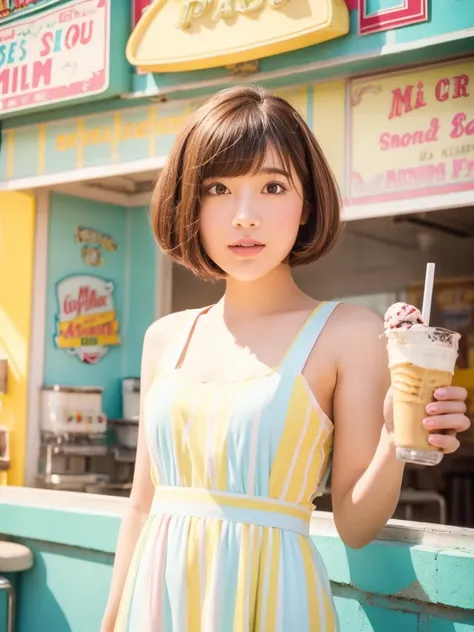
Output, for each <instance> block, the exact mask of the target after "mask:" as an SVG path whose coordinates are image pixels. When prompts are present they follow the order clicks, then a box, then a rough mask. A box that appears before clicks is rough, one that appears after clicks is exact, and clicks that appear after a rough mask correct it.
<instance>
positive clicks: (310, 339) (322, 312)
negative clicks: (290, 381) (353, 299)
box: [281, 301, 339, 373]
mask: <svg viewBox="0 0 474 632" xmlns="http://www.w3.org/2000/svg"><path fill="white" fill-rule="evenodd" d="M338 305H339V302H338V301H327V302H324V303H320V304H319V305H318V306H317V307H316V309H315V310H314V311H313V313H312V314H311V316H310V317H309V318H308V320H307V321H306V323H305V324H304V325H303V327H302V328H301V329H300V331H299V333H298V335H297V336H296V338H295V340H294V342H293V344H292V345H291V347H290V349H289V350H288V352H287V354H286V356H285V358H284V360H283V362H282V365H281V366H282V368H283V367H284V368H289V369H291V370H292V371H293V372H296V373H302V371H303V369H304V367H305V365H306V362H307V361H308V358H309V356H310V354H311V351H312V350H313V347H314V345H315V344H316V341H317V340H318V338H319V336H320V334H321V332H322V330H323V329H324V326H325V324H326V323H327V321H328V319H329V317H330V316H331V314H332V313H333V311H334V309H335V308H336V307H337V306H338Z"/></svg>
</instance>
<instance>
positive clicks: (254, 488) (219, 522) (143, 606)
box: [115, 303, 338, 632]
mask: <svg viewBox="0 0 474 632" xmlns="http://www.w3.org/2000/svg"><path fill="white" fill-rule="evenodd" d="M335 306H336V303H322V304H319V305H318V307H317V308H316V309H315V310H314V312H313V314H312V315H311V317H310V318H309V319H308V321H307V322H306V324H305V325H304V326H303V328H302V329H301V331H300V333H299V334H298V336H297V337H296V339H295V341H294V343H293V345H292V346H291V347H290V349H289V351H288V353H287V354H286V356H285V358H284V360H283V362H282V363H281V365H280V366H279V367H278V368H276V369H271V370H270V369H269V370H268V372H266V373H265V374H264V375H263V376H262V375H260V376H258V377H250V378H247V379H240V380H235V381H224V380H222V381H212V382H202V381H198V380H197V379H196V378H194V377H191V376H190V375H189V374H188V375H186V373H185V372H184V371H181V369H180V368H176V367H177V365H178V362H179V359H180V357H181V356H182V354H183V349H186V347H187V342H188V341H189V339H190V337H191V336H192V332H193V330H194V324H195V322H196V320H197V318H198V317H199V315H200V314H202V313H203V310H198V311H197V312H196V311H194V310H193V311H192V312H191V313H189V312H188V315H189V318H187V319H186V324H185V327H184V331H183V332H182V333H183V336H182V339H181V340H180V343H181V344H178V345H177V346H176V347H174V345H172V352H171V353H170V354H169V359H168V360H167V367H164V368H163V369H162V370H161V371H160V372H159V373H158V374H157V375H156V377H155V380H154V382H153V384H152V386H151V388H150V391H149V392H148V395H147V397H146V399H145V416H144V418H145V428H146V436H147V441H148V448H149V452H150V458H151V463H152V476H153V480H154V483H155V488H156V489H155V498H154V501H153V504H152V508H151V511H150V517H149V519H148V521H147V522H146V524H145V526H144V528H143V531H142V533H141V535H140V538H139V541H138V543H137V547H136V550H135V554H134V557H133V560H132V563H131V567H130V569H129V573H128V577H127V581H126V584H125V587H124V592H123V596H122V601H121V605H120V609H119V614H118V619H117V624H116V627H115V632H289V631H295V632H336V631H337V630H338V625H337V620H336V613H335V609H334V604H333V599H332V595H331V588H330V584H329V580H328V576H327V573H326V570H325V568H324V565H323V562H322V560H321V557H320V555H319V553H318V552H317V550H316V548H315V546H314V544H313V542H312V541H311V539H310V538H309V535H308V534H309V522H310V516H311V512H312V509H313V507H312V501H313V499H314V497H315V496H316V495H317V490H318V488H320V487H321V486H322V485H324V484H325V481H326V475H327V473H328V471H329V462H330V455H331V451H332V441H333V425H332V423H331V421H330V420H329V419H328V417H327V416H326V415H325V414H324V412H323V411H322V409H321V407H320V406H319V404H318V402H317V401H316V399H315V397H314V395H313V393H312V391H311V390H310V387H309V385H308V383H307V382H306V380H305V378H304V377H303V374H302V371H303V368H304V365H305V364H306V361H307V358H308V356H309V354H310V352H311V350H312V348H313V346H314V344H315V342H316V340H317V338H318V336H319V334H320V332H321V330H322V329H323V327H324V325H325V323H326V321H327V319H328V317H329V316H330V314H331V313H332V311H333V309H334V307H335ZM165 355H166V354H165Z"/></svg>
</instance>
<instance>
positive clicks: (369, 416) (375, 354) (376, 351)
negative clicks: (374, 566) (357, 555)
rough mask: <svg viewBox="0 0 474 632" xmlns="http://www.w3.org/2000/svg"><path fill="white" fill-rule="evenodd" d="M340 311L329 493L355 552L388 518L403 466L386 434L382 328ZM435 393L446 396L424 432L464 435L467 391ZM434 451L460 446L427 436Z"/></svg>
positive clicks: (363, 315)
mask: <svg viewBox="0 0 474 632" xmlns="http://www.w3.org/2000/svg"><path fill="white" fill-rule="evenodd" d="M341 308H342V309H341ZM341 308H340V312H339V314H337V317H338V318H340V319H341V325H340V326H339V327H338V329H340V335H339V336H338V344H337V347H338V349H340V351H339V353H338V357H337V359H336V362H337V384H336V388H335V392H334V422H335V436H334V460H333V473H332V479H331V480H332V484H331V488H332V500H333V512H334V520H335V523H336V527H337V530H338V532H339V535H340V537H341V538H342V540H343V541H344V542H345V543H346V544H347V545H348V546H349V547H351V548H360V547H362V546H365V545H366V544H368V543H369V542H370V541H371V540H373V539H374V538H375V537H376V536H377V534H378V533H379V532H380V530H381V529H382V528H383V527H384V526H385V524H386V523H387V521H388V520H389V519H390V518H391V516H392V515H393V513H394V511H395V509H396V507H397V504H398V500H399V497H400V488H401V484H402V477H403V470H404V465H403V463H401V462H400V461H398V460H397V458H396V456H395V446H394V441H393V436H392V432H391V430H392V398H391V394H390V391H389V387H390V374H389V370H388V368H387V365H388V358H387V351H386V342H385V339H384V338H380V335H381V333H382V332H383V326H382V321H381V319H380V318H379V317H378V316H377V315H375V314H373V313H372V312H369V311H367V310H365V309H361V308H357V307H353V306H349V305H344V306H341ZM338 311H339V310H338ZM347 322H350V325H346V324H345V323H347ZM441 390H442V391H444V394H443V393H438V392H437V393H435V398H436V400H438V398H439V401H436V405H435V408H434V409H433V410H431V408H430V410H429V411H427V415H426V416H427V418H428V417H429V418H430V420H432V421H433V422H434V423H435V426H433V427H430V431H431V432H433V431H434V432H436V430H437V429H439V430H444V429H450V430H454V431H455V432H462V431H464V430H466V429H467V428H468V427H469V420H468V418H467V417H466V416H465V414H464V413H465V411H466V407H465V399H466V396H467V393H466V391H465V390H464V389H460V388H456V387H449V388H447V389H441ZM433 443H436V445H439V446H440V447H442V448H443V449H444V450H445V452H454V451H455V450H456V449H457V447H458V446H459V442H458V440H457V439H456V437H455V436H448V435H442V434H438V435H436V436H433Z"/></svg>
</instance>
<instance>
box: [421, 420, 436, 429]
mask: <svg viewBox="0 0 474 632" xmlns="http://www.w3.org/2000/svg"><path fill="white" fill-rule="evenodd" d="M423 425H424V427H425V428H434V426H435V424H434V422H433V420H432V419H423Z"/></svg>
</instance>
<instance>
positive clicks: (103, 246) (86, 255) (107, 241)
mask: <svg viewBox="0 0 474 632" xmlns="http://www.w3.org/2000/svg"><path fill="white" fill-rule="evenodd" d="M76 242H77V243H79V244H84V245H83V246H82V248H81V256H82V260H83V261H84V263H85V264H86V265H88V266H102V265H104V256H103V251H104V250H106V251H108V252H115V251H116V250H117V242H116V240H115V239H114V238H113V237H112V236H111V235H107V233H103V232H102V231H101V230H97V229H95V228H88V227H86V226H76Z"/></svg>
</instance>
